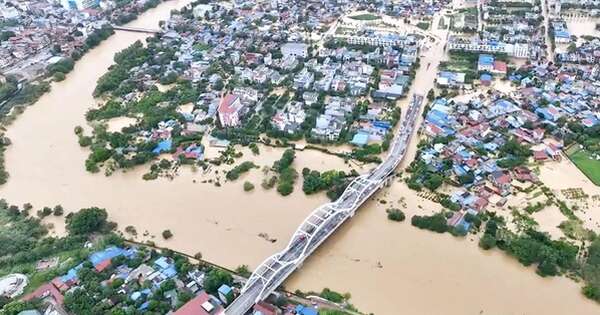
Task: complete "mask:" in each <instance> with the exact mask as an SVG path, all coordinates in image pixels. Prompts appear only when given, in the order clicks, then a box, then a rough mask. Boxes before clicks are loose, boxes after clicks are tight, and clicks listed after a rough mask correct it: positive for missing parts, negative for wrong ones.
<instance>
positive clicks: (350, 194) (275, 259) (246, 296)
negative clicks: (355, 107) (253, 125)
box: [226, 95, 423, 315]
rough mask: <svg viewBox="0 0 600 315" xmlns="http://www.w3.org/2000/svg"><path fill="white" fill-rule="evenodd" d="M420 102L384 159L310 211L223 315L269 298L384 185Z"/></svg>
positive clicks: (416, 98) (418, 99)
mask: <svg viewBox="0 0 600 315" xmlns="http://www.w3.org/2000/svg"><path fill="white" fill-rule="evenodd" d="M422 102H423V96H422V95H413V96H412V100H411V103H410V105H409V107H408V110H407V111H406V114H405V116H404V119H403V120H402V122H401V126H400V129H399V131H398V133H397V134H396V136H395V137H394V141H393V142H392V146H391V149H390V151H389V153H388V156H387V157H386V159H385V160H384V161H383V162H382V163H381V164H379V165H378V166H377V167H376V168H375V169H373V170H372V171H370V172H369V173H367V174H364V175H361V176H359V177H357V178H356V179H355V180H353V181H352V182H351V183H350V185H349V186H348V187H347V188H346V190H345V191H344V192H343V194H342V195H341V196H340V198H338V199H337V200H336V201H335V202H332V203H327V204H325V205H322V206H321V207H319V208H317V209H316V210H314V211H313V212H312V213H311V214H310V215H309V216H308V217H307V218H306V219H305V220H304V222H302V224H301V225H300V227H299V228H298V229H297V230H296V232H295V233H294V235H293V237H292V239H291V240H290V243H289V244H288V246H287V247H286V248H285V249H284V250H282V251H281V252H279V253H277V254H275V255H273V256H271V257H269V258H267V259H266V260H265V261H264V262H263V263H262V264H261V265H259V267H258V268H257V269H256V270H255V271H254V273H253V274H252V276H251V277H250V278H249V279H248V282H247V283H246V285H245V286H244V288H243V289H242V293H241V294H240V296H239V297H238V298H237V299H236V300H235V301H234V302H233V303H232V304H231V305H230V306H229V307H228V308H227V310H226V313H227V314H229V315H242V314H245V313H246V312H247V311H248V310H249V309H250V308H251V307H252V305H254V304H255V303H256V302H258V301H260V300H262V299H264V298H266V297H267V296H268V295H269V294H271V293H272V292H273V291H274V290H275V289H276V288H277V287H278V286H279V285H281V284H282V283H283V281H284V280H285V279H286V278H287V277H288V276H289V275H290V274H291V273H292V272H293V271H294V270H295V269H296V268H297V267H298V266H299V265H300V264H301V263H302V262H303V261H304V260H305V259H306V258H307V257H309V256H310V254H312V252H313V251H314V250H315V249H316V248H317V247H318V246H319V245H320V244H321V243H323V242H324V241H325V240H326V239H327V238H328V237H329V236H330V235H331V234H333V233H334V232H335V231H336V230H337V228H338V227H339V226H341V225H342V224H343V223H344V222H345V221H346V220H347V219H349V218H350V217H352V216H353V215H354V213H355V212H356V210H357V209H358V208H359V207H360V206H361V205H362V204H364V203H365V202H366V201H367V200H368V199H369V197H371V196H372V195H373V194H374V193H375V192H377V191H378V190H379V189H381V188H382V187H383V186H384V185H385V183H386V181H387V179H388V178H389V177H390V176H391V175H392V174H393V172H394V170H395V169H396V167H398V165H399V164H400V162H401V161H402V159H403V158H404V156H405V154H406V150H407V147H408V143H409V142H410V138H411V137H412V135H413V132H414V130H415V128H416V120H417V117H418V116H419V112H420V108H421V104H422Z"/></svg>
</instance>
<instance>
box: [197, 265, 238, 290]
mask: <svg viewBox="0 0 600 315" xmlns="http://www.w3.org/2000/svg"><path fill="white" fill-rule="evenodd" d="M232 283H233V277H232V276H231V274H229V273H228V272H226V271H223V270H220V269H212V270H211V271H209V272H208V274H207V275H206V278H205V279H204V289H205V290H206V292H208V293H212V294H216V293H217V290H218V289H219V287H220V286H222V285H223V284H226V285H231V284H232Z"/></svg>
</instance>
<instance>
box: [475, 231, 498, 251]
mask: <svg viewBox="0 0 600 315" xmlns="http://www.w3.org/2000/svg"><path fill="white" fill-rule="evenodd" d="M479 247H481V248H483V249H485V250H488V249H492V248H494V247H496V238H495V237H493V236H491V235H489V234H483V236H482V237H481V239H480V240H479Z"/></svg>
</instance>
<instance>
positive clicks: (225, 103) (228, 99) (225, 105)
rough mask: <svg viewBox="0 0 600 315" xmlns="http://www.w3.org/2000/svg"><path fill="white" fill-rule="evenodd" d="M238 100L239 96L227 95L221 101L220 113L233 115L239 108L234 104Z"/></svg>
mask: <svg viewBox="0 0 600 315" xmlns="http://www.w3.org/2000/svg"><path fill="white" fill-rule="evenodd" d="M237 99H238V97H237V95H233V94H227V95H225V96H223V98H222V99H221V103H220V104H219V113H233V112H235V111H237V108H235V107H233V106H232V105H233V103H235V101H236V100H237Z"/></svg>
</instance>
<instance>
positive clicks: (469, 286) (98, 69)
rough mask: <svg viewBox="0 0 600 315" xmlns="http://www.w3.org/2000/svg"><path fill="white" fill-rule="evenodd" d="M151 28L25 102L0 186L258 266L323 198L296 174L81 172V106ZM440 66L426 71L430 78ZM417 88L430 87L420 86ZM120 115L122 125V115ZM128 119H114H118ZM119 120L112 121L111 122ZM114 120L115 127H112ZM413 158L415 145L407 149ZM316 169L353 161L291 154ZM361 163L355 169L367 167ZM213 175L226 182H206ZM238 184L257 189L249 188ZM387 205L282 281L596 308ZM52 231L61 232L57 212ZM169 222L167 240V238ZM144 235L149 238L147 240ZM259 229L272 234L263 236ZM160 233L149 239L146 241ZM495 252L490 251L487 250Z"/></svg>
mask: <svg viewBox="0 0 600 315" xmlns="http://www.w3.org/2000/svg"><path fill="white" fill-rule="evenodd" d="M188 2H189V1H178V0H175V1H169V2H166V3H164V4H161V5H160V6H159V7H158V8H156V9H153V10H150V11H148V12H147V13H145V14H143V15H141V16H140V18H139V19H138V20H137V21H135V22H133V23H132V24H131V25H132V26H137V27H147V28H152V27H156V26H157V25H158V21H159V20H162V19H166V18H167V17H168V15H169V12H170V11H171V9H175V8H179V7H181V6H182V5H184V4H185V3H188ZM146 36H147V35H145V34H140V33H130V32H117V33H116V34H115V35H114V36H112V37H111V38H109V39H108V40H106V41H105V42H103V43H102V44H101V45H99V46H98V47H97V48H95V49H93V50H92V51H90V52H89V53H88V54H87V55H86V56H84V57H83V58H82V59H81V60H80V61H79V62H78V63H77V64H76V66H75V69H74V70H73V72H71V73H70V74H69V75H68V76H67V79H66V80H65V81H63V82H60V83H54V84H53V86H52V91H51V92H50V93H48V94H46V95H44V96H43V97H42V98H41V99H40V100H39V101H38V102H37V104H35V105H34V106H32V107H29V108H28V109H27V110H26V111H25V113H24V114H23V115H21V116H20V117H19V118H18V119H17V120H16V121H15V122H14V124H13V125H12V126H10V127H9V128H8V131H7V136H8V137H9V138H10V139H11V140H12V145H11V146H10V147H8V149H7V151H6V166H7V169H8V171H9V173H10V178H9V181H8V183H7V184H6V185H4V186H2V187H0V197H2V198H5V199H7V200H8V201H9V202H11V203H14V204H23V203H25V202H30V203H32V204H33V205H34V206H35V207H36V208H41V207H43V206H46V205H48V206H54V205H56V204H62V205H63V206H64V207H65V209H66V210H78V209H80V208H84V207H90V206H99V207H104V208H106V209H107V210H108V211H109V214H110V218H111V219H112V220H114V221H116V222H117V223H118V224H119V228H120V229H121V230H123V229H124V228H125V227H126V226H128V225H132V226H134V227H135V228H136V229H137V232H138V234H139V235H140V238H138V240H145V239H149V240H153V241H154V242H156V243H157V244H159V245H163V246H169V247H172V248H174V249H176V250H179V251H183V252H187V253H189V254H192V255H193V254H195V253H196V252H202V254H203V256H204V257H205V258H206V259H208V260H210V261H213V262H215V263H217V264H222V265H224V266H227V267H232V268H233V267H235V266H238V265H240V264H248V265H250V266H251V267H254V266H256V265H257V264H258V263H260V262H261V261H262V260H263V259H264V258H265V257H267V256H269V255H271V254H272V253H274V252H275V251H277V250H280V249H281V248H282V247H284V246H285V244H286V243H287V241H288V239H289V237H290V235H291V234H292V233H293V231H294V230H295V229H296V227H297V225H298V224H299V223H300V222H301V221H302V220H303V219H304V217H305V216H306V215H307V214H308V213H309V212H310V211H312V209H314V208H315V207H316V206H318V205H320V204H322V203H324V202H326V197H325V196H324V194H320V195H317V196H310V197H307V196H305V195H304V194H303V193H302V192H301V187H300V179H299V181H298V183H297V185H296V189H295V192H294V193H293V194H292V195H291V196H288V197H281V196H279V195H278V194H277V192H276V191H275V190H274V189H273V190H269V191H265V190H263V189H262V188H261V187H260V182H261V181H262V179H263V177H264V175H263V174H262V172H261V170H260V169H254V170H251V171H250V172H249V173H248V174H245V175H243V176H242V177H241V178H240V179H238V180H237V181H235V182H233V183H223V181H224V179H223V178H224V174H223V171H224V170H227V169H230V168H232V167H233V166H224V167H220V170H219V171H220V172H219V174H217V173H216V169H215V170H213V171H212V172H211V173H210V174H204V173H203V172H201V171H197V172H193V171H192V170H190V169H187V168H184V169H182V170H181V171H180V173H181V174H180V176H178V177H176V178H175V179H174V180H172V181H169V180H166V179H159V180H156V181H143V180H142V179H141V177H142V174H143V173H144V172H145V171H146V170H145V169H142V168H139V169H135V170H130V171H127V172H126V173H123V172H116V173H115V174H113V175H112V176H110V177H106V176H104V175H103V174H90V173H87V172H86V171H85V168H84V161H85V159H86V157H87V155H88V153H89V152H88V150H87V149H83V148H80V147H79V145H78V143H77V137H76V136H75V134H74V132H73V128H74V127H75V126H77V125H81V126H85V125H86V122H85V118H84V115H85V112H86V111H87V109H88V108H90V107H91V106H93V105H94V104H95V101H94V99H93V98H92V96H91V95H92V91H93V90H94V87H95V84H96V80H97V79H98V77H100V76H101V75H102V74H103V73H104V72H105V71H106V69H107V67H108V66H109V65H110V64H111V63H112V58H113V55H114V53H116V52H118V51H120V50H122V49H123V48H125V47H127V46H129V45H130V44H131V43H133V42H134V41H136V40H141V39H144V38H145V37H146ZM434 65H435V63H432V67H431V68H432V69H429V71H428V72H427V73H426V75H427V76H428V77H419V78H417V80H416V81H417V82H416V84H419V86H420V87H421V88H422V89H425V88H426V87H427V84H426V83H423V84H424V85H420V84H421V83H419V82H421V80H431V79H432V77H430V76H431V75H434V73H435V69H434ZM420 93H423V94H426V93H427V90H424V91H421V92H420ZM125 122H126V121H125ZM120 123H123V121H120V122H119V124H117V125H118V126H120V125H121V124H120ZM118 126H117V127H118ZM117 127H115V128H117ZM242 152H243V153H244V158H243V159H242V160H252V161H255V163H256V164H258V165H260V166H261V167H262V166H270V165H272V163H273V161H275V160H277V159H279V158H280V157H281V154H282V153H283V150H282V149H276V148H267V147H261V152H260V155H258V156H255V155H252V154H251V153H250V152H249V150H247V149H243V150H242ZM412 154H413V155H414V152H413V153H412ZM294 166H295V168H296V169H297V170H298V171H299V172H300V171H301V169H302V168H303V167H309V168H312V169H317V170H328V169H343V170H348V169H350V167H349V166H348V165H347V164H344V162H343V161H342V160H341V159H339V158H336V157H333V156H328V155H324V154H321V153H319V152H316V151H303V152H298V153H297V159H296V161H295V162H294ZM354 168H356V169H357V170H358V171H359V172H364V171H366V169H360V168H357V167H354ZM216 178H220V181H221V182H222V184H223V185H222V187H215V185H214V184H210V183H202V181H205V180H208V179H213V180H214V179H216ZM244 181H250V182H252V183H254V184H255V186H256V189H255V190H254V191H252V192H244V191H243V189H242V185H243V183H244ZM403 197H404V198H406V201H405V202H406V209H405V212H406V213H407V214H408V217H410V215H412V214H414V213H424V212H431V211H433V210H434V209H437V208H436V207H439V206H438V205H437V204H434V203H432V202H429V201H427V200H425V199H422V198H419V197H417V196H416V195H415V194H414V193H413V192H410V191H407V190H406V189H405V186H404V185H402V184H394V185H393V186H392V187H391V188H390V189H387V190H386V191H384V192H383V193H382V194H379V195H378V196H377V197H376V199H386V200H387V201H388V202H389V203H388V206H389V204H390V203H391V202H392V201H393V202H395V203H397V200H399V199H401V198H403ZM384 209H385V206H384V205H382V204H380V203H376V202H372V203H371V204H369V205H367V206H366V207H365V208H364V209H362V210H360V211H359V214H358V215H357V216H356V217H355V218H354V219H352V220H351V221H350V222H349V223H347V224H346V225H345V226H343V228H342V229H341V230H340V231H339V233H337V234H336V235H335V236H334V237H333V238H332V239H330V240H329V241H327V242H326V243H325V244H324V246H323V247H322V248H321V249H319V250H318V251H317V252H316V253H315V255H314V257H312V258H310V259H309V260H307V262H306V264H305V265H304V266H303V267H302V268H301V269H300V270H299V272H297V273H296V274H295V275H294V276H293V278H291V279H290V281H288V283H287V284H286V286H287V288H288V289H291V290H293V289H296V288H301V289H306V290H308V289H311V290H316V291H320V290H321V289H322V288H323V287H331V288H332V289H335V290H339V291H342V292H350V293H352V295H353V298H352V300H351V301H352V302H353V303H354V304H355V305H356V306H357V307H358V308H359V309H361V310H364V311H366V312H374V313H376V314H378V315H381V314H391V315H393V314H399V313H403V314H440V313H444V314H479V313H480V311H481V310H483V311H484V312H483V313H484V314H540V313H544V314H565V313H573V314H592V313H597V312H598V311H600V308H599V307H598V306H596V305H595V304H593V303H591V302H589V301H586V300H585V299H584V298H583V296H582V295H581V294H580V292H579V288H578V285H577V284H575V283H573V282H571V281H569V280H566V279H542V278H539V277H538V276H537V275H535V273H534V272H533V270H528V269H526V268H522V267H521V266H519V265H518V264H517V263H516V262H514V261H513V260H510V259H508V258H506V257H505V256H504V255H502V254H501V253H496V252H493V253H484V252H482V251H480V250H479V249H478V248H477V245H476V244H475V243H474V242H470V241H469V240H464V241H461V240H457V239H455V238H452V237H450V236H449V235H434V234H433V233H429V232H423V231H419V230H417V229H415V228H413V227H411V226H410V224H409V223H408V222H405V223H400V224H394V223H391V222H388V220H387V219H386V217H385V211H384ZM51 220H53V221H52V222H53V223H54V224H55V225H56V232H57V233H58V234H60V233H62V232H63V231H64V227H62V226H61V225H60V224H59V222H58V220H57V219H56V218H52V219H51ZM165 229H170V230H171V231H172V232H173V235H174V237H173V238H172V239H170V240H169V241H164V240H162V237H161V236H160V234H161V232H162V231H163V230H165ZM145 231H148V236H147V237H142V236H141V235H142V234H144V232H145ZM261 233H266V234H268V238H269V239H273V240H276V241H275V242H270V241H268V240H265V238H264V237H259V236H258V235H259V234H261ZM153 235H156V237H155V238H153V237H152V236H153ZM490 256H491V257H490Z"/></svg>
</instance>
